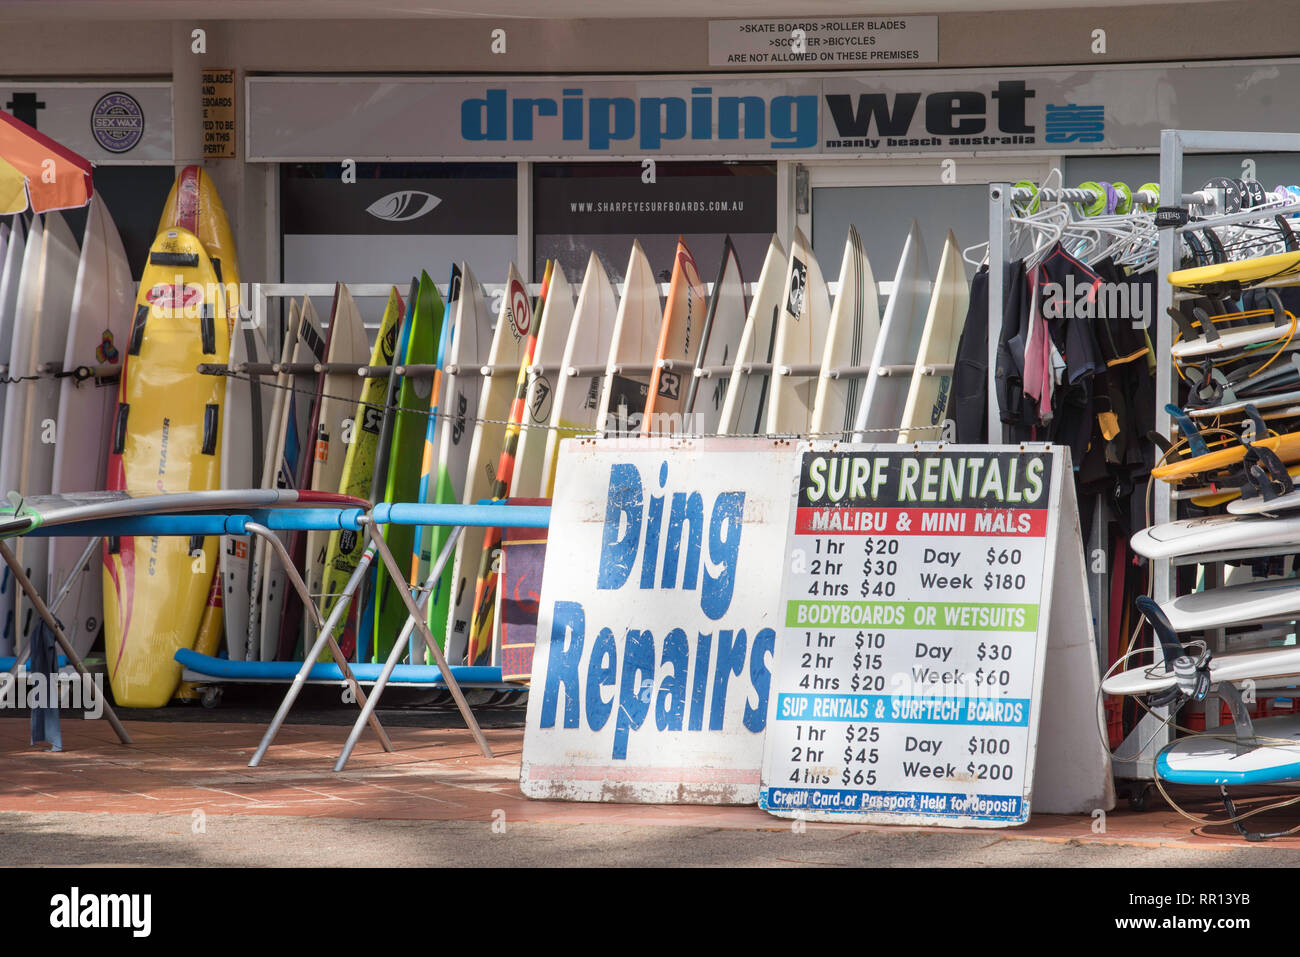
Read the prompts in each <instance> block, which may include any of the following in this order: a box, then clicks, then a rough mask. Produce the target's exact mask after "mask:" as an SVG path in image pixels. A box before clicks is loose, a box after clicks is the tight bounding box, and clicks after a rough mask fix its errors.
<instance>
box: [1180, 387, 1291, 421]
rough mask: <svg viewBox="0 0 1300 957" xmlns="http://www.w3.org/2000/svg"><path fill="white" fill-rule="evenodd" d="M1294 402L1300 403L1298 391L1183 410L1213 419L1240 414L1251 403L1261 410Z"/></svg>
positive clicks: (1193, 415)
mask: <svg viewBox="0 0 1300 957" xmlns="http://www.w3.org/2000/svg"><path fill="white" fill-rule="evenodd" d="M1294 403H1300V391H1292V392H1280V393H1277V394H1276V395H1262V396H1259V397H1258V398H1253V399H1241V400H1240V401H1238V402H1225V403H1223V404H1222V405H1216V406H1210V407H1207V408H1204V409H1185V410H1184V411H1185V412H1186V413H1187V414H1188V415H1190V416H1191V417H1192V418H1193V419H1213V418H1218V417H1219V416H1221V415H1236V414H1240V413H1242V412H1245V411H1246V406H1248V405H1253V406H1255V408H1257V409H1259V410H1260V411H1261V412H1263V411H1264V410H1266V409H1275V408H1277V407H1279V406H1288V405H1292V404H1294Z"/></svg>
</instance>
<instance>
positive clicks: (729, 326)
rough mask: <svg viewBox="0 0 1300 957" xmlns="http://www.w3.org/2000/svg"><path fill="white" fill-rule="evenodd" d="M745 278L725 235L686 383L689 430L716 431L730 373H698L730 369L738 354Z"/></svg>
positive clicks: (742, 319)
mask: <svg viewBox="0 0 1300 957" xmlns="http://www.w3.org/2000/svg"><path fill="white" fill-rule="evenodd" d="M747 312H748V310H747V308H746V302H745V280H744V278H743V277H742V276H741V274H740V260H739V258H737V256H736V247H735V246H733V245H732V243H731V237H730V236H727V237H726V238H725V239H723V241H722V264H721V265H720V266H719V267H718V278H717V280H716V281H715V282H714V283H713V295H712V296H711V297H710V298H709V310H708V312H706V313H705V315H704V327H703V328H702V329H701V330H700V351H699V353H697V355H696V357H695V371H696V374H695V375H692V376H691V378H690V381H689V382H688V383H687V385H686V410H687V411H688V412H689V413H690V416H691V428H690V431H691V432H693V433H694V434H696V435H716V434H717V433H718V425H719V423H720V422H721V420H722V405H723V402H724V401H725V399H726V396H727V391H728V387H729V386H730V376H729V375H728V373H727V372H722V373H720V374H715V375H710V376H709V377H708V378H707V379H706V378H704V377H703V376H702V375H700V374H699V373H700V372H701V371H702V370H708V369H730V368H731V366H732V364H733V363H734V362H735V358H736V355H737V354H738V347H739V345H740V341H741V338H742V337H743V336H744V334H745V319H746V315H747Z"/></svg>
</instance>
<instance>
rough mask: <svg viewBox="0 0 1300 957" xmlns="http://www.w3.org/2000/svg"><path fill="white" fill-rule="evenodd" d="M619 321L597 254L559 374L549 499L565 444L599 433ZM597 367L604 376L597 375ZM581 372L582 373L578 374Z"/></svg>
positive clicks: (546, 488) (547, 471) (547, 467)
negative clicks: (602, 397) (608, 363)
mask: <svg viewBox="0 0 1300 957" xmlns="http://www.w3.org/2000/svg"><path fill="white" fill-rule="evenodd" d="M617 318H618V296H617V295H615V293H614V285H613V283H611V282H610V281H609V274H608V273H606V272H605V267H604V266H603V265H602V264H601V262H600V257H599V256H597V255H596V254H595V253H594V252H593V253H592V254H591V255H590V256H589V257H588V258H587V273H586V275H585V276H583V278H582V287H581V288H580V289H579V290H578V302H577V305H575V306H574V310H573V322H572V323H571V324H570V325H569V338H568V341H567V342H566V343H565V345H564V357H563V358H562V359H561V361H560V368H561V372H560V373H559V374H558V375H557V376H556V380H557V381H556V383H555V413H554V415H553V416H552V417H551V421H552V423H553V424H554V425H555V426H557V428H553V429H550V430H548V431H547V434H546V455H545V459H544V462H543V464H542V475H543V476H544V484H543V486H542V495H543V497H545V498H549V497H550V496H551V493H552V492H553V491H554V489H555V465H556V461H557V457H558V456H559V454H560V442H561V440H563V439H566V438H571V437H572V436H575V435H589V434H591V433H593V432H594V431H595V430H596V427H597V424H598V416H599V414H600V387H601V384H602V383H603V382H604V373H605V363H606V359H607V358H608V356H609V352H610V348H611V346H612V344H613V341H614V324H615V321H616V319H617ZM543 328H545V327H543ZM597 367H599V370H600V371H599V372H597V371H595V370H596V369H597ZM571 370H572V371H571ZM578 371H581V373H582V374H580V375H575V374H572V373H573V372H578Z"/></svg>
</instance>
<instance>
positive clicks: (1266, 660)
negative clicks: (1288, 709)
mask: <svg viewBox="0 0 1300 957" xmlns="http://www.w3.org/2000/svg"><path fill="white" fill-rule="evenodd" d="M1292 675H1300V647H1297V646H1296V645H1288V646H1285V647H1281V648H1254V649H1251V650H1250V651H1235V652H1231V653H1229V654H1226V655H1215V656H1214V657H1213V658H1211V659H1210V681H1211V683H1213V684H1218V683H1219V682H1220V681H1245V680H1247V679H1251V680H1259V679H1261V678H1285V677H1290V676H1292ZM1175 684H1177V678H1176V676H1175V675H1174V674H1173V673H1172V672H1166V671H1165V670H1164V664H1163V663H1161V664H1154V665H1143V666H1141V667H1139V668H1129V669H1126V670H1125V671H1121V672H1120V673H1119V674H1115V675H1111V676H1110V677H1109V678H1107V679H1106V680H1105V681H1103V682H1102V683H1101V690H1102V691H1103V692H1105V693H1106V694H1115V695H1122V694H1153V693H1155V692H1157V691H1164V690H1165V689H1166V688H1172V687H1173V686H1174V685H1175Z"/></svg>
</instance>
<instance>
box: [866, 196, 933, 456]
mask: <svg viewBox="0 0 1300 957" xmlns="http://www.w3.org/2000/svg"><path fill="white" fill-rule="evenodd" d="M932 287H933V281H932V276H931V273H930V260H929V257H928V256H927V255H926V252H925V242H924V241H923V240H922V239H921V227H920V226H919V225H917V223H916V221H915V220H913V221H912V228H911V230H910V231H909V232H908V234H907V239H906V240H905V241H904V242H903V254H902V255H901V256H900V257H899V259H898V269H897V271H896V272H895V273H894V291H893V293H892V294H891V295H890V297H889V303H888V304H887V305H886V306H885V314H884V316H883V317H882V318H881V321H880V335H879V336H878V337H877V339H876V351H875V353H874V354H873V355H872V357H871V368H872V372H871V374H870V375H869V376H867V379H866V382H865V383H864V386H865V387H864V389H863V393H862V404H861V405H859V406H858V416H857V421H856V422H855V423H854V425H853V429H854V439H855V440H856V441H859V442H892V441H894V439H895V438H897V430H898V426H899V424H900V423H901V422H902V421H903V409H904V407H905V406H906V404H907V394H908V390H909V389H910V387H911V383H912V378H911V372H910V371H908V372H903V373H894V372H891V371H890V370H892V369H894V368H895V367H897V366H908V365H911V364H913V363H915V361H916V357H917V355H918V354H919V353H920V349H921V333H922V332H923V331H924V329H925V319H926V315H927V313H928V312H929V308H930V293H931V289H932Z"/></svg>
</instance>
